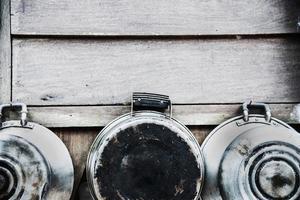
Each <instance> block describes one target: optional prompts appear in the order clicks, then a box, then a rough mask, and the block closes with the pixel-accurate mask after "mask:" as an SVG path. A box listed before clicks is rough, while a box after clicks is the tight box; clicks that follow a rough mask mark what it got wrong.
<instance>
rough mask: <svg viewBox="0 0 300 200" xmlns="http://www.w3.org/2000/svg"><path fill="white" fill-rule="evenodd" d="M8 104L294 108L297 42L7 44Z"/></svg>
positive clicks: (299, 74)
mask: <svg viewBox="0 0 300 200" xmlns="http://www.w3.org/2000/svg"><path fill="white" fill-rule="evenodd" d="M13 55H14V56H13V66H14V67H13V83H12V84H13V88H12V90H13V100H14V101H22V102H25V103H27V104H28V105H116V104H117V105H118V104H120V105H121V104H128V103H129V102H130V96H131V93H132V92H134V91H147V92H155V93H162V94H168V95H170V97H171V99H172V100H173V103H175V104H199V103H206V104H211V103H222V104H223V103H240V102H244V101H245V100H249V99H253V100H255V101H262V102H272V103H281V102H283V103H289V102H300V93H299V91H300V40H299V38H297V37H292V38H273V39H264V38H261V39H234V40H229V39H217V40H215V39H211V40H205V39H203V40H202V39H167V40H165V39H162V40H160V39H148V40H140V39H132V40H123V39H120V40H118V39H117V40H116V39H111V40H109V39H103V40H102V39H72V40H69V39H14V40H13Z"/></svg>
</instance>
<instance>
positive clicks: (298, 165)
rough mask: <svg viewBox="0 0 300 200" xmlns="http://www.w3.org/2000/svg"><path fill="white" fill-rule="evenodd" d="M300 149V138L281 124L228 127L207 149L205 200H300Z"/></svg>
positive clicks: (259, 118) (257, 119) (251, 118)
mask: <svg viewBox="0 0 300 200" xmlns="http://www.w3.org/2000/svg"><path fill="white" fill-rule="evenodd" d="M245 119H246V120H245ZM299 145H300V135H299V134H298V133H297V132H296V131H295V130H293V129H292V128H291V127H290V126H288V125H287V124H285V123H284V122H282V121H280V120H277V119H275V118H271V117H266V116H263V115H247V117H246V118H245V116H239V117H236V118H233V119H230V120H228V121H226V122H224V123H223V124H221V125H219V126H218V127H217V128H215V129H214V130H213V131H212V132H211V133H210V135H209V136H208V137H207V138H206V140H205V141H204V143H203V145H202V152H203V156H204V160H205V169H206V171H205V178H206V179H205V184H204V188H203V193H202V197H203V199H253V200H254V199H263V200H264V199H299V198H300V195H299V188H300V187H299V181H300V180H299V179H300V177H299V172H300V156H299V152H300V149H299Z"/></svg>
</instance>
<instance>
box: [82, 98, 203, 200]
mask: <svg viewBox="0 0 300 200" xmlns="http://www.w3.org/2000/svg"><path fill="white" fill-rule="evenodd" d="M167 107H169V109H170V113H171V103H170V100H169V98H168V97H167V96H162V95H155V94H149V93H134V95H133V100H132V112H131V113H128V114H125V115H123V116H121V117H119V118H118V119H116V120H114V121H112V122H111V123H110V124H109V125H107V126H106V127H105V128H104V129H103V130H102V131H101V132H100V134H99V135H98V136H97V138H96V139H95V141H94V143H93V145H92V147H91V149H90V153H89V156H88V161H87V166H86V170H87V180H88V184H89V188H90V191H91V194H92V196H93V198H94V199H97V200H100V199H101V200H104V199H107V200H108V199H114V200H117V199H121V200H123V199H132V200H133V199H152V200H161V199H164V200H168V199H172V200H176V199H178V200H179V199H185V200H188V199H190V200H196V199H198V198H199V196H200V190H201V188H202V180H203V174H204V168H203V166H204V164H203V158H202V154H201V151H200V147H199V145H198V143H197V140H196V139H195V138H194V136H193V135H192V133H191V132H190V131H189V130H188V129H187V128H186V127H185V126H184V125H183V124H181V123H180V122H178V121H176V120H175V119H173V118H172V117H171V116H170V115H171V114H170V115H169V116H168V115H166V114H164V113H162V112H157V111H151V110H153V109H154V110H161V109H165V108H167ZM144 109H146V110H144Z"/></svg>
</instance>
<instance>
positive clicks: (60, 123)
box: [29, 104, 300, 127]
mask: <svg viewBox="0 0 300 200" xmlns="http://www.w3.org/2000/svg"><path fill="white" fill-rule="evenodd" d="M240 106H241V105H174V106H173V117H174V118H176V119H178V120H179V121H181V122H182V123H184V124H186V125H217V124H220V123H222V122H223V121H225V120H227V119H229V118H231V117H235V116H237V115H240V114H241V107H240ZM270 107H271V110H272V115H273V116H274V117H276V118H279V119H281V120H283V121H285V122H287V123H290V124H299V123H300V104H271V105H270ZM128 112H130V107H129V106H79V107H76V106H68V107H29V119H30V120H32V121H35V122H38V123H40V124H42V125H44V126H47V127H94V126H105V125H107V124H108V123H109V122H111V121H112V120H114V119H115V118H117V117H119V116H121V115H123V114H125V113H128Z"/></svg>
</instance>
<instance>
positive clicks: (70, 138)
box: [53, 128, 100, 199]
mask: <svg viewBox="0 0 300 200" xmlns="http://www.w3.org/2000/svg"><path fill="white" fill-rule="evenodd" d="M53 131H54V132H55V133H56V134H57V135H58V136H59V137H60V138H61V140H62V141H63V142H64V143H65V145H66V146H67V148H68V150H69V152H70V155H71V157H72V161H73V165H74V172H75V180H74V182H75V183H74V189H73V195H72V197H71V199H75V194H76V192H77V189H78V186H79V183H80V181H81V178H82V175H83V173H84V170H85V163H86V159H87V155H88V152H89V148H90V146H91V144H92V142H93V141H94V139H95V137H96V135H97V134H98V133H99V131H100V128H98V129H95V128H94V129H80V128H77V129H53Z"/></svg>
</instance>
